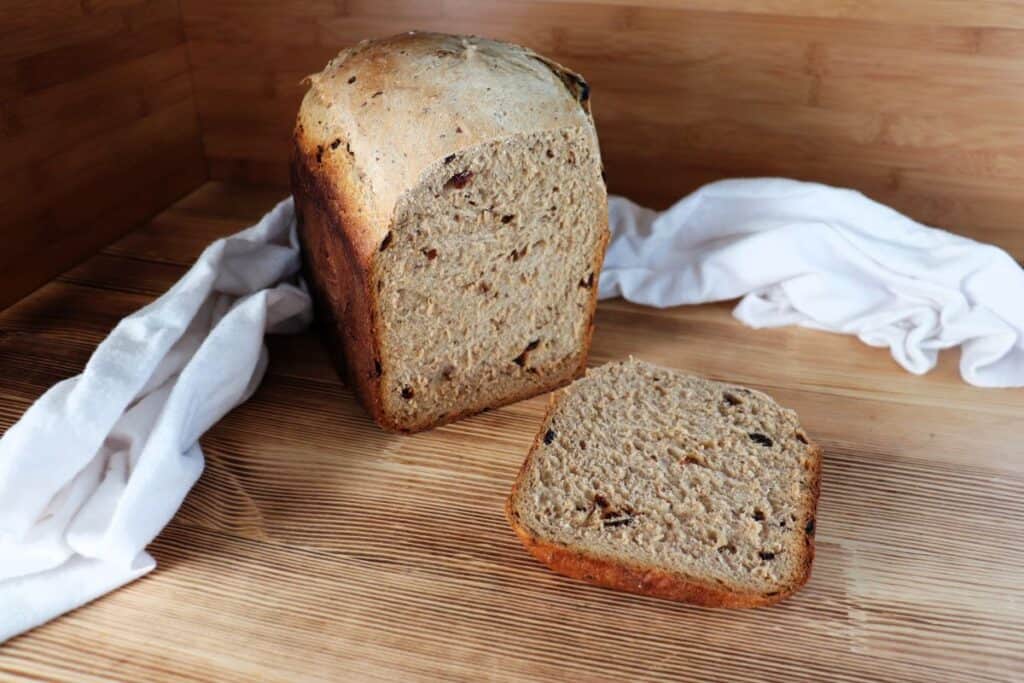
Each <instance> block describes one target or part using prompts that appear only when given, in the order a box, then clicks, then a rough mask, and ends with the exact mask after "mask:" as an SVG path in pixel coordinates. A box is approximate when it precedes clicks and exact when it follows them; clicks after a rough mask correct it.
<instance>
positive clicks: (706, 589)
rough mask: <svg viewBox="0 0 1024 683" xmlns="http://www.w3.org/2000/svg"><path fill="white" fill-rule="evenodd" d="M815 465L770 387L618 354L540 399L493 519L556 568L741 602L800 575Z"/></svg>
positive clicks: (667, 593) (760, 598)
mask: <svg viewBox="0 0 1024 683" xmlns="http://www.w3.org/2000/svg"><path fill="white" fill-rule="evenodd" d="M820 471H821V449H820V448H819V447H818V446H817V445H815V444H814V443H812V442H811V441H810V439H808V438H807V435H806V434H805V433H804V431H803V430H802V429H801V428H800V425H799V423H798V422H797V416H796V414H795V413H794V412H793V411H791V410H787V409H785V408H782V407H781V406H779V405H778V404H777V403H775V401H773V400H772V399H771V398H770V397H769V396H767V395H765V394H763V393H761V392H758V391H754V390H752V389H747V388H744V387H739V386H734V385H730V384H721V383H719V382H712V381H710V380H706V379H701V378H698V377H691V376H688V375H684V374H682V373H680V372H677V371H674V370H668V369H665V368H660V367H656V366H653V365H650V364H648V363H644V362H640V361H636V360H629V361H626V362H618V363H609V364H607V365H604V366H602V367H600V368H597V369H594V370H591V371H590V372H588V374H587V376H586V377H585V378H584V379H581V380H579V381H577V382H575V383H574V384H572V385H571V386H569V387H568V388H566V389H564V390H562V391H560V392H558V393H557V394H556V395H553V396H552V398H551V404H550V407H549V409H548V414H547V416H546V417H545V419H544V422H543V426H542V428H541V430H540V433H539V434H538V436H537V438H536V440H535V441H534V445H533V448H532V449H531V451H530V453H529V455H528V456H527V458H526V462H524V463H523V467H522V469H521V470H520V473H519V477H518V479H517V481H516V483H515V485H514V487H513V489H512V494H511V495H510V496H509V499H508V504H507V506H506V514H507V515H508V519H509V522H510V523H511V525H512V528H513V529H514V530H515V532H516V534H518V535H519V537H520V539H521V540H522V541H523V543H524V544H525V546H526V548H527V549H528V550H529V551H530V553H532V554H533V555H534V556H535V557H536V558H537V559H539V560H540V561H541V562H543V563H544V564H546V565H548V566H549V567H550V568H551V569H553V570H554V571H556V572H558V573H560V574H565V575H566V576H571V577H573V578H576V579H582V580H584V581H589V582H591V583H595V584H598V585H601V586H606V587H608V588H615V589H618V590H624V591H630V592H634V593H642V594H644V595H652V596H657V597H662V598H669V599H672V600H682V601H685V602H691V603H695V604H699V605H706V606H715V607H754V606H758V605H767V604H771V603H774V602H777V601H779V600H781V599H782V598H784V597H786V596H788V595H790V594H792V593H793V592H794V591H796V590H797V589H798V588H800V586H802V585H803V584H804V583H805V582H806V581H807V578H808V576H809V575H810V570H811V560H812V559H813V557H814V524H815V521H814V515H815V508H816V506H817V501H818V485H819V479H820Z"/></svg>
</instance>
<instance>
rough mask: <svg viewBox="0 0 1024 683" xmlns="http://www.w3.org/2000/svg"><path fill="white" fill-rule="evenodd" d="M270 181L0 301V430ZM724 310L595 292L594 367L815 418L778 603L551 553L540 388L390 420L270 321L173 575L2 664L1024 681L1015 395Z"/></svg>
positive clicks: (395, 677)
mask: <svg viewBox="0 0 1024 683" xmlns="http://www.w3.org/2000/svg"><path fill="white" fill-rule="evenodd" d="M280 195H281V193H280V192H279V191H277V190H269V191H268V190H252V189H244V188H240V187H232V186H228V185H223V184H219V183H208V184H206V185H204V186H203V187H201V188H200V189H199V190H197V191H196V192H194V193H193V194H192V195H190V196H189V197H187V198H185V199H184V200H182V201H180V202H179V203H177V204H176V205H175V206H173V207H171V208H170V209H168V210H167V211H165V212H164V213H162V214H160V215H159V216H158V217H157V218H155V219H154V220H153V221H151V222H150V223H149V224H147V225H146V226H144V227H142V228H141V229H139V230H137V231H136V232H134V233H132V234H130V235H129V236H127V237H125V238H123V239H122V240H121V241H119V242H117V243H115V244H113V245H112V246H110V247H108V248H107V249H105V250H104V251H103V252H102V253H101V254H99V255H97V256H96V257H95V258H93V259H91V260H89V261H88V262H86V263H84V264H83V265H81V266H80V267H78V268H76V269H74V270H73V271H71V272H69V273H67V274H65V275H64V276H62V277H60V278H59V279H58V280H57V281H55V282H52V283H50V284H48V285H46V286H45V287H44V288H42V289H40V290H39V291H37V292H36V293H35V294H33V295H32V296H30V297H29V298H27V299H25V300H23V301H21V302H20V303H18V304H17V305H15V306H13V307H12V308H10V309H8V310H7V311H5V312H4V313H2V314H0V429H2V428H6V427H7V426H9V425H10V424H11V423H12V422H13V421H14V420H15V419H16V418H17V417H18V416H19V415H20V413H21V412H22V411H23V410H24V409H25V408H26V407H27V406H28V405H29V403H30V402H31V401H32V400H33V399H35V398H36V397H37V396H38V395H39V394H40V393H41V392H42V391H43V390H44V389H45V388H46V387H48V386H49V385H50V384H52V383H53V382H55V381H57V380H59V379H61V378H64V377H67V376H70V375H72V374H74V373H76V372H78V371H79V370H80V369H81V367H82V365H83V364H84V362H85V360H86V359H87V358H88V356H89V354H90V352H91V351H92V349H93V347H94V345H95V344H96V343H97V342H98V341H99V340H100V339H102V337H103V336H104V335H105V334H106V332H107V331H108V330H109V329H110V328H111V327H112V326H113V325H114V324H115V322H116V321H117V320H118V319H119V318H121V317H122V316H124V315H126V314H128V313H129V312H131V311H132V310H134V309H136V308H138V307H139V306H141V305H143V304H145V303H146V302H148V301H150V300H151V299H152V298H153V297H154V296H156V295H157V294H159V293H161V292H162V291H163V290H164V289H166V287H167V286H168V285H169V284H171V283H172V282H173V281H174V280H175V279H176V278H178V277H180V275H181V274H182V273H183V271H184V268H185V267H186V265H187V264H188V263H190V262H191V261H192V260H193V259H194V258H195V257H196V256H197V255H198V253H199V251H200V250H201V249H202V247H203V246H204V245H205V244H206V243H208V242H209V241H210V240H212V239H213V238H215V237H217V236H220V235H224V234H227V233H230V232H233V231H235V230H237V229H239V228H241V227H243V226H245V225H247V224H249V223H251V222H252V221H253V220H255V219H256V218H258V217H259V216H260V215H261V214H262V213H263V212H264V211H265V210H267V209H268V208H269V207H270V206H272V204H273V203H274V201H276V199H278V198H279V197H280ZM729 311H730V306H729V305H728V304H722V305H710V306H700V307H684V308H676V309H670V310H666V311H658V310H654V309H648V308H641V307H637V306H632V305H628V304H625V303H623V302H621V301H608V302H604V303H602V304H601V306H600V311H599V314H598V318H597V333H596V335H595V338H594V349H593V355H592V359H591V363H592V364H595V365H596V364H600V363H603V362H606V361H608V360H611V359H615V358H622V357H625V356H627V355H629V354H633V355H636V356H639V357H641V358H645V359H648V360H651V361H655V362H659V363H663V364H666V365H670V366H673V367H678V368H682V369H685V370H689V371H693V372H698V373H703V374H706V375H709V376H711V377H713V378H717V379H727V380H730V381H736V382H743V383H747V384H750V385H752V386H754V387H756V388H758V389H763V390H766V391H768V392H770V393H772V394H773V395H775V396H776V397H777V398H778V399H779V400H780V401H781V402H782V403H783V404H785V405H788V406H791V407H793V408H795V409H796V410H798V411H799V412H800V414H801V416H802V419H803V422H804V425H805V426H806V427H807V429H808V431H809V432H810V433H811V434H812V435H813V436H814V437H815V438H816V439H817V440H819V441H820V442H821V443H822V444H823V445H824V447H825V452H826V455H825V467H824V483H823V488H822V497H821V504H820V509H819V515H818V532H817V539H818V557H817V560H816V562H815V565H814V572H813V576H812V578H811V580H810V582H809V583H808V585H807V586H806V587H805V589H804V590H803V591H802V592H800V593H798V594H797V595H796V596H794V597H793V598H792V599H790V600H789V601H787V602H784V603H782V604H781V605H778V606H776V607H772V608H766V609H760V610H752V611H724V610H722V611H714V610H707V609H698V608H693V607H688V606H685V605H681V604H674V603H670V602H664V601H659V600H655V599H649V598H640V597H635V596H630V595H624V594H618V593H614V592H611V591H607V590H603V589H599V588H594V587H590V586H586V585H583V584H580V583H576V582H573V581H570V580H568V579H564V578H561V577H558V576H555V575H553V574H551V573H549V572H548V571H547V570H546V569H544V568H542V567H541V566H540V565H538V564H537V563H536V562H534V561H533V560H532V559H531V558H530V557H529V556H528V555H527V554H526V553H525V552H524V551H523V550H522V548H521V547H520V546H519V544H518V542H517V540H516V539H515V537H514V536H513V534H512V533H511V531H510V530H509V529H508V527H507V526H506V523H505V520H504V518H503V516H502V504H503V501H504V498H505V495H506V493H507V492H508V489H509V486H510V484H511V482H512V478H513V475H514V474H515V472H516V469H517V468H518V467H519V465H520V463H521V461H522V458H523V456H524V454H525V453H526V450H527V448H528V446H529V443H530V441H531V439H532V438H533V436H534V433H535V430H536V429H537V428H538V420H539V419H540V416H541V412H542V408H543V403H544V399H543V398H536V399H533V400H529V401H525V402H522V403H519V404H517V405H513V406H509V407H507V408H502V409H500V410H495V411H492V412H489V413H486V414H484V415H480V416H477V417H473V418H470V419H467V420H464V421H461V422H458V423H456V424H454V425H451V426H448V427H444V428H442V429H438V430H435V431H432V432H428V433H424V434H420V435H416V436H398V435H392V434H385V433H383V432H381V431H379V430H378V429H377V428H376V427H374V426H373V425H372V424H371V423H370V421H369V420H368V419H367V418H366V416H365V415H364V414H363V412H362V411H361V410H360V409H359V407H358V406H357V405H356V404H355V403H354V402H353V399H352V395H351V393H350V392H349V391H348V390H347V389H346V388H345V387H344V386H342V384H341V383H340V382H339V381H338V380H337V379H336V377H335V375H334V373H333V371H332V370H331V369H330V367H329V365H328V362H327V359H326V357H325V355H324V353H323V351H322V350H321V348H320V345H319V343H318V341H317V339H316V338H315V337H314V336H312V335H311V334H300V335H297V336H291V337H277V338H272V339H271V340H270V348H271V365H270V370H269V373H268V375H267V378H266V380H265V382H264V383H263V385H262V386H261V387H260V389H259V391H258V392H257V393H256V395H255V396H254V397H253V398H252V399H251V400H250V401H249V402H248V403H246V404H245V405H243V406H241V407H239V408H238V409H236V410H235V411H234V412H232V413H231V414H230V415H229V416H228V417H227V418H225V419H224V420H223V421H222V422H221V423H220V424H218V425H216V426H215V427H214V428H213V429H212V430H211V431H210V432H209V433H208V434H207V435H206V436H205V437H204V438H203V440H202V445H203V448H204V450H205V453H206V457H207V469H206V472H205V473H204V475H203V477H202V479H201V481H200V482H199V484H198V485H197V487H196V488H195V489H194V490H193V491H192V493H191V494H190V495H189V497H188V499H187V501H186V503H185V506H184V508H183V509H182V510H181V512H180V513H179V514H178V516H177V517H176V519H175V520H174V522H173V523H172V524H171V525H170V526H169V527H168V528H167V529H166V530H165V531H164V533H163V534H161V536H160V537H159V538H158V539H157V541H156V542H155V543H154V544H153V546H152V548H151V550H152V552H153V554H154V555H155V556H156V558H157V561H158V567H157V569H156V571H154V572H153V573H152V574H150V575H149V576H147V577H145V578H143V579H142V580H140V581H138V582H136V583H134V584H131V585H130V586H127V587H126V588H124V589H122V590H119V591H117V592H115V593H113V594H111V595H109V596H107V597H104V598H102V599H100V600H98V601H96V602H95V603H93V604H91V605H88V606H86V607H84V608H82V609H80V610H78V611H76V612H74V613H72V614H70V615H68V616H65V617H63V618H61V619H58V620H57V621H55V622H53V623H51V624H49V625H46V626H44V627H42V628H39V629H37V630H35V631H33V632H31V633H29V634H27V635H24V636H22V637H19V638H17V639H15V640H13V641H11V642H10V643H8V644H7V645H6V646H4V647H3V648H0V679H2V680H5V681H7V680H25V681H29V680H32V681H35V680H45V681H75V682H88V681H107V680H119V681H144V680H159V681H167V680H190V681H282V682H285V681H287V682H294V681H303V680H314V681H341V680H345V681H350V680H351V681H363V680H382V681H413V680H447V681H452V680H463V681H482V680H497V681H512V680H538V681H539V680H551V681H620V680H630V681H632V680H651V681H673V680H691V679H701V680H737V681H751V682H754V681H819V680H843V681H864V680H892V681H901V682H909V681H922V682H928V683H932V682H934V681H950V680H970V681H1020V680H1022V678H1024V598H1022V585H1024V544H1022V543H1021V541H1022V540H1024V539H1022V533H1021V531H1020V529H1021V520H1022V519H1024V428H1022V422H1021V416H1022V415H1024V391H1021V390H1002V391H1000V390H984V389H977V388H972V387H970V386H967V385H966V384H964V383H963V382H962V381H961V380H960V378H959V376H958V373H957V367H956V366H957V358H956V356H955V354H945V355H944V356H943V357H942V361H941V363H940V365H939V367H938V369H937V370H935V371H934V372H933V373H931V374H929V375H927V376H924V377H915V376H913V375H910V374H907V373H906V372H904V371H902V370H901V369H899V368H898V367H897V366H896V365H895V364H894V363H893V361H892V360H891V358H890V357H889V355H888V353H887V352H886V351H884V350H880V349H872V348H868V347H866V346H864V345H862V344H860V343H859V342H858V341H856V340H855V339H851V338H848V337H841V336H836V335H829V334H825V333H819V332H812V331H807V330H799V329H780V330H761V331H754V330H750V329H747V328H744V327H743V326H741V325H740V324H739V323H737V322H736V321H734V320H733V319H732V318H731V317H730V314H729Z"/></svg>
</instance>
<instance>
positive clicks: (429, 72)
mask: <svg viewBox="0 0 1024 683" xmlns="http://www.w3.org/2000/svg"><path fill="white" fill-rule="evenodd" d="M309 83H310V84H311V87H310V89H309V91H308V92H307V93H306V96H305V98H304V99H303V101H302V106H301V109H300V111H299V117H298V123H297V126H296V130H295V137H296V143H297V150H298V151H299V153H301V154H303V155H304V156H305V157H306V159H307V163H309V160H315V164H316V165H317V167H318V171H317V173H318V175H320V176H321V177H323V178H328V179H329V182H330V183H331V184H333V185H334V187H333V188H332V189H333V193H332V194H334V195H335V196H338V197H342V198H344V199H345V200H346V201H345V203H346V204H348V205H349V206H348V207H347V209H348V210H349V211H353V210H357V211H358V212H359V213H360V214H361V215H359V216H347V217H346V218H347V219H348V220H349V224H350V227H355V226H352V224H353V223H356V224H359V225H360V228H359V229H360V230H361V232H363V233H364V234H363V235H362V237H363V238H364V239H362V240H359V239H356V240H354V243H353V246H354V247H355V248H356V249H357V251H364V250H366V251H369V250H370V249H371V248H375V247H376V245H377V244H379V242H380V240H381V239H383V237H384V236H385V234H386V233H387V231H388V229H389V224H390V221H391V218H392V213H393V211H394V207H395V206H396V204H397V203H398V200H399V199H400V198H401V196H402V194H403V193H404V192H406V191H407V190H409V189H410V188H412V187H414V186H415V185H416V184H417V182H418V181H419V180H420V178H421V177H422V176H423V175H424V173H425V172H426V171H427V170H428V169H430V168H432V167H433V166H434V165H437V164H443V163H444V162H445V159H446V158H450V155H452V154H455V153H457V152H459V151H461V150H464V149H467V148H469V147H473V146H475V145H478V144H481V143H485V142H489V141H493V140H496V139H502V138H510V137H513V136H515V135H517V134H521V133H529V132H536V131H543V130H551V129H559V128H570V127H580V126H585V127H589V128H590V129H591V130H592V129H593V121H592V119H591V116H590V108H589V102H588V97H589V88H588V87H587V84H586V83H585V82H584V81H583V79H582V78H581V77H580V76H578V75H577V74H574V73H572V72H570V71H568V70H566V69H564V68H563V67H561V66H560V65H558V64H556V63H554V62H551V61H550V60H547V59H545V58H543V57H541V56H540V55H537V54H536V53H534V52H533V51H531V50H529V49H526V48H523V47H520V46H517V45H512V44H508V43H502V42H498V41H493V40H488V39H485V38H478V37H475V36H454V35H446V34H440V33H420V32H410V33H403V34H400V35H396V36H392V37H390V38H384V39H381V40H374V41H363V42H361V43H359V44H358V45H356V46H354V47H352V48H349V49H347V50H344V51H342V52H341V53H340V54H339V55H338V56H337V57H336V58H334V59H333V60H331V62H330V63H329V64H328V65H327V67H326V68H325V69H324V70H323V71H321V72H320V73H318V74H315V75H312V76H310V77H309Z"/></svg>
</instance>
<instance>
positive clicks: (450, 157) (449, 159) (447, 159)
mask: <svg viewBox="0 0 1024 683" xmlns="http://www.w3.org/2000/svg"><path fill="white" fill-rule="evenodd" d="M453 161H455V155H454V154H449V155H448V156H446V157H445V158H444V163H445V165H446V166H447V165H448V164H450V163H452V162H453Z"/></svg>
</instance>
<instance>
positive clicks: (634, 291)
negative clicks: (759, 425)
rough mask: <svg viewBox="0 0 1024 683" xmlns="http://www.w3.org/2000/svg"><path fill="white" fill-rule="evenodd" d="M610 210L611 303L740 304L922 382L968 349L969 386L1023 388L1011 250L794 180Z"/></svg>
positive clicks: (1022, 337)
mask: <svg viewBox="0 0 1024 683" xmlns="http://www.w3.org/2000/svg"><path fill="white" fill-rule="evenodd" d="M609 213H610V218H611V225H612V241H611V243H610V245H609V247H608V254H607V256H606V257H605V263H604V269H603V270H602V271H601V279H600V283H601V288H600V296H601V298H608V297H615V296H622V297H624V298H625V299H628V300H629V301H633V302H636V303H639V304H645V305H647V306H658V307H665V306H678V305H680V304H699V303H705V302H709V301H724V300H728V299H735V298H737V297H743V299H742V300H741V301H740V302H739V305H738V306H736V308H735V310H734V311H733V315H735V316H736V317H737V318H738V319H739V320H740V321H742V322H743V323H745V324H747V325H750V326H751V327H776V326H779V325H802V326H804V327H811V328H815V329H819V330H828V331H830V332H840V333H843V334H855V335H857V336H858V337H859V338H860V339H861V341H863V342H864V343H866V344H870V345H871V346H882V347H886V346H887V347H889V350H890V351H891V352H892V355H893V358H895V359H896V362H897V363H899V364H900V365H902V366H903V367H904V368H906V369H907V370H909V371H910V372H913V373H916V374H921V373H924V372H927V371H928V370H931V369H932V368H933V367H935V363H936V361H937V359H938V352H939V350H941V349H948V348H950V347H954V346H960V347H961V354H960V373H961V375H962V376H963V378H964V380H966V381H967V382H970V383H971V384H975V385H977V386H982V387H1019V386H1024V270H1022V269H1021V267H1020V266H1019V265H1018V264H1017V263H1016V262H1015V261H1014V260H1013V258H1011V257H1010V255H1009V254H1007V253H1006V252H1005V251H1003V250H1002V249H999V248H997V247H994V246H991V245H988V244H981V243H979V242H975V241H973V240H970V239H967V238H965V237H960V236H959V235H953V234H951V233H949V232H945V231H943V230H937V229H934V228H929V227H926V226H924V225H921V224H920V223H916V222H914V221H912V220H910V219H909V218H907V217H906V216H904V215H902V214H900V213H897V212H896V211H894V210H892V209H890V208H888V207H886V206H883V205H882V204H879V203H877V202H874V201H872V200H870V199H868V198H867V197H865V196H864V195H862V194H861V193H859V192H855V191H853V190H844V189H839V188H834V187H828V186H826V185H819V184H817V183H806V182H799V181H795V180H786V179H783V178H756V179H744V180H722V181H719V182H716V183H711V184H710V185H705V186H704V187H702V188H700V189H699V190H697V191H696V192H694V193H693V194H691V195H689V196H687V197H686V198H684V199H682V200H681V201H679V202H678V203H676V204H675V205H674V206H672V207H671V208H669V209H668V210H666V211H664V212H662V213H658V212H655V211H651V210H650V209H645V208H643V207H640V206H637V205H635V204H633V203H632V202H630V201H629V200H627V199H623V198H621V197H612V198H610V200H609Z"/></svg>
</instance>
